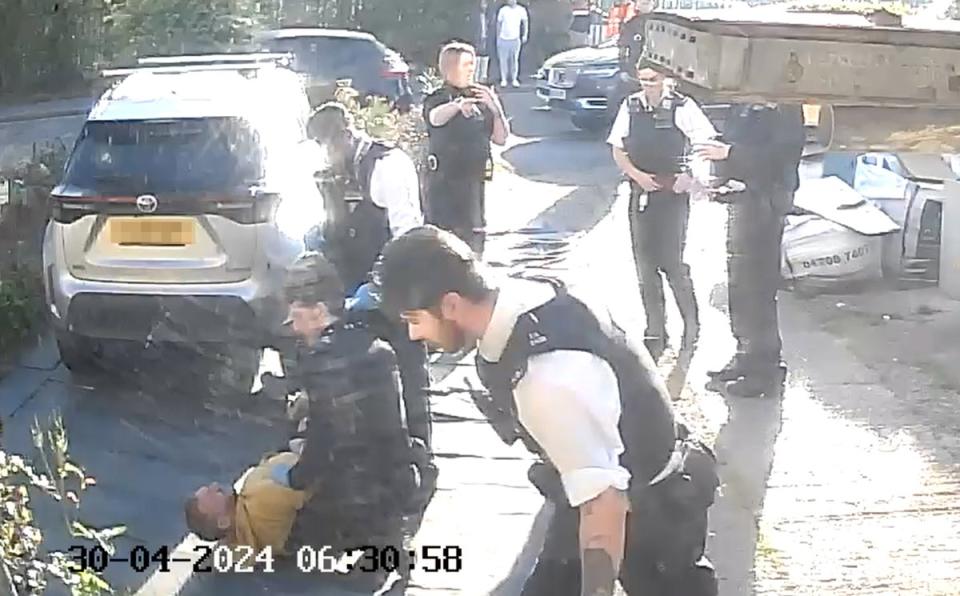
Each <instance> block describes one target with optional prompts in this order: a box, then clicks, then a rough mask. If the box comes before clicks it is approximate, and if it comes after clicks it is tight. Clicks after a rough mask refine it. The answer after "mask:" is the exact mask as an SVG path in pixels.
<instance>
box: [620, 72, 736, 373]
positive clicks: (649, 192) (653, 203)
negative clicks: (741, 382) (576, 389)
mask: <svg viewBox="0 0 960 596" xmlns="http://www.w3.org/2000/svg"><path fill="white" fill-rule="evenodd" d="M637 78H638V79H639V80H640V83H641V85H642V89H641V90H640V91H638V92H637V93H634V94H632V95H630V96H629V97H627V99H626V100H624V102H623V104H622V105H621V106H620V111H619V113H618V114H617V119H616V120H615V121H614V123H613V126H612V128H611V129H610V137H609V138H608V140H607V142H608V143H609V144H610V145H611V146H612V147H613V158H614V161H616V163H617V165H618V166H619V167H620V170H621V171H622V172H623V173H624V174H625V175H626V176H627V179H628V180H629V183H630V200H629V221H630V236H631V239H632V242H633V250H634V259H635V262H636V265H637V276H638V277H639V278H640V283H641V293H642V295H643V307H644V310H645V311H646V314H647V328H646V340H645V342H646V344H647V348H648V349H649V350H650V353H651V354H652V355H653V357H654V359H657V358H659V356H660V354H661V353H662V351H663V349H664V346H665V344H666V317H665V312H664V295H663V282H662V281H661V279H660V275H661V273H663V274H664V275H665V276H666V278H667V281H669V282H670V286H671V287H672V289H673V294H674V296H676V299H677V306H678V308H679V310H680V314H681V316H682V317H683V323H684V335H683V347H686V348H689V347H692V345H693V343H694V342H695V340H696V338H697V335H698V333H699V326H700V325H699V316H698V309H697V300H696V296H695V295H694V291H693V281H692V280H691V278H690V267H689V266H688V265H687V264H686V263H684V262H683V250H684V247H685V246H686V237H687V219H688V216H689V212H690V197H689V194H688V193H687V190H688V189H689V187H690V186H691V184H690V182H691V180H692V179H691V178H690V175H689V174H688V173H686V170H687V168H686V165H685V162H686V160H685V156H686V155H687V153H688V152H687V148H688V147H689V145H690V143H691V142H694V143H696V142H704V141H708V140H711V139H714V138H716V137H717V136H718V133H717V131H716V130H715V129H714V127H713V124H711V123H710V120H709V119H707V117H706V115H704V113H703V111H702V110H701V109H700V107H699V106H698V105H697V103H696V102H695V101H694V100H693V99H691V98H689V97H686V96H683V95H681V94H679V93H677V92H676V91H674V90H673V89H672V88H671V87H668V86H666V85H665V82H664V76H663V74H661V73H660V72H659V71H658V70H657V69H655V68H654V67H653V66H652V65H651V64H649V63H646V62H644V61H641V62H640V63H638V68H637Z"/></svg>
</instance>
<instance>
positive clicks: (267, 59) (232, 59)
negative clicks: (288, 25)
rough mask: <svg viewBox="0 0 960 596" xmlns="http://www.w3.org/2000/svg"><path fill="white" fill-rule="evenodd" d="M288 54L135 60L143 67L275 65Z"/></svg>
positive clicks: (219, 55) (253, 53)
mask: <svg viewBox="0 0 960 596" xmlns="http://www.w3.org/2000/svg"><path fill="white" fill-rule="evenodd" d="M291 56H292V54H291V53H290V52H251V53H247V54H192V55H185V56H147V57H144V58H140V59H139V60H137V64H142V65H144V66H185V65H193V64H237V63H247V62H250V63H257V64H259V63H267V64H270V63H276V62H283V61H285V60H288V59H290V57H291Z"/></svg>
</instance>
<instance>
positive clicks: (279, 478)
mask: <svg viewBox="0 0 960 596" xmlns="http://www.w3.org/2000/svg"><path fill="white" fill-rule="evenodd" d="M292 467H293V466H291V465H290V464H273V467H271V468H270V480H273V481H274V482H275V483H277V484H279V485H280V486H285V487H287V488H290V468H292Z"/></svg>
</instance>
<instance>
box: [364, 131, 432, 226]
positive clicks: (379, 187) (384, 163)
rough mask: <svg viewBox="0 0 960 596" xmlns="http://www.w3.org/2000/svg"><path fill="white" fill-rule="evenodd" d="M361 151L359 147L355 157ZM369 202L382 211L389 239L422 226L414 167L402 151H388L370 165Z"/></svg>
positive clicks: (418, 188)
mask: <svg viewBox="0 0 960 596" xmlns="http://www.w3.org/2000/svg"><path fill="white" fill-rule="evenodd" d="M363 148H364V144H363V143H361V145H360V147H358V155H359V152H360V151H361V150H362V149H363ZM370 199H371V200H372V201H373V203H374V204H375V205H377V206H378V207H382V208H383V209H386V211H387V220H388V221H389V224H390V236H391V237H393V238H396V237H397V236H400V235H402V234H404V233H405V232H407V231H408V230H411V229H413V228H416V227H419V226H422V225H423V210H422V209H421V208H420V178H419V177H418V175H417V167H416V166H415V165H414V164H413V160H412V159H410V156H409V155H407V153H406V152H405V151H402V150H399V149H395V150H393V151H390V152H388V153H387V154H385V155H384V156H383V157H381V158H380V160H379V161H378V162H377V163H376V165H374V168H373V172H372V173H371V174H370Z"/></svg>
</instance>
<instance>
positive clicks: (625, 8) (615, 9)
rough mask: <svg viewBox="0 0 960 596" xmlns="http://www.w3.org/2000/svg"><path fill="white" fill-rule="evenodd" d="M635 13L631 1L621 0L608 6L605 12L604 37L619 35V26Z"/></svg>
mask: <svg viewBox="0 0 960 596" xmlns="http://www.w3.org/2000/svg"><path fill="white" fill-rule="evenodd" d="M636 13H637V11H636V8H635V7H634V5H633V2H621V3H620V4H615V5H613V6H611V7H610V12H608V13H607V22H606V27H605V31H604V34H605V37H606V38H607V39H610V38H611V37H616V36H618V35H620V26H621V25H623V24H624V23H626V22H627V21H629V20H630V19H631V18H633V16H634V15H635V14H636Z"/></svg>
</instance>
